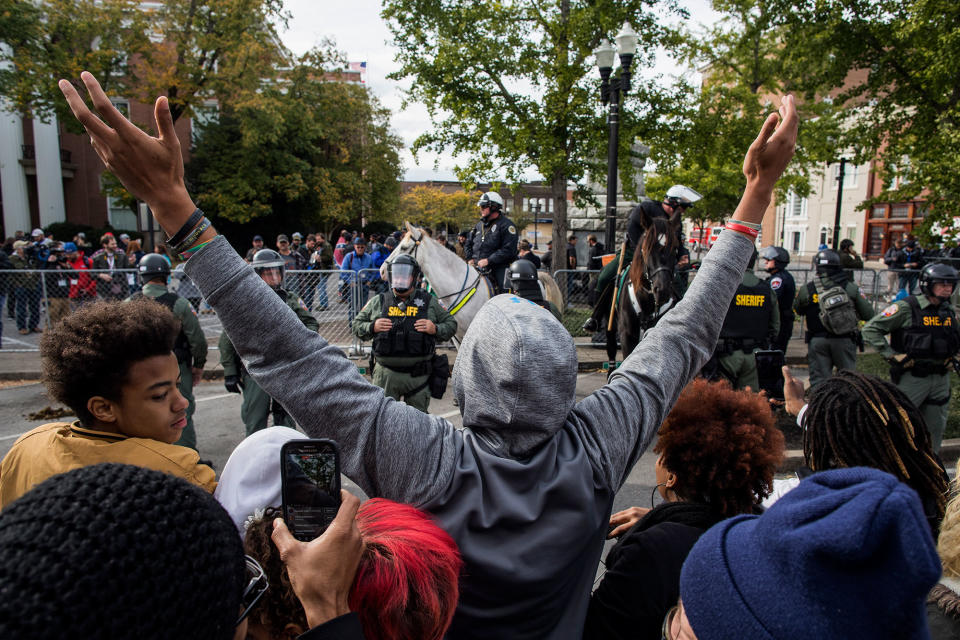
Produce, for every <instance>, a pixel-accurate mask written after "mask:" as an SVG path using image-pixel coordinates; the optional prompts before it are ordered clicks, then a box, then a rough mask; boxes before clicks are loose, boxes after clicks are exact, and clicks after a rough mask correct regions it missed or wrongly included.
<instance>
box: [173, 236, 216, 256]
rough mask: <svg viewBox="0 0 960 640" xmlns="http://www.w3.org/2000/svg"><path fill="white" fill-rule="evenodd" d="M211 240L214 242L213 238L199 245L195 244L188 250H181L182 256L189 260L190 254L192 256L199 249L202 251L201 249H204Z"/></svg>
mask: <svg viewBox="0 0 960 640" xmlns="http://www.w3.org/2000/svg"><path fill="white" fill-rule="evenodd" d="M211 242H213V240H212V239H210V240H207V241H206V242H201V243H200V244H198V245H194V246H192V247H190V248H189V249H187V250H186V251H181V252H180V257H181V258H182V259H183V260H189V259H190V256H192V255H193V254H195V253H196V252H197V251H200V249H203V248H204V247H205V246H207V245H208V244H210V243H211Z"/></svg>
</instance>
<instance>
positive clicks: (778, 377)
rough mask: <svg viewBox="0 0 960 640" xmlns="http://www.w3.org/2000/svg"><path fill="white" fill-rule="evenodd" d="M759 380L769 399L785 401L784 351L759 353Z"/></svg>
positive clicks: (757, 357)
mask: <svg viewBox="0 0 960 640" xmlns="http://www.w3.org/2000/svg"><path fill="white" fill-rule="evenodd" d="M754 355H755V356H756V359H757V379H758V382H759V384H760V389H759V390H760V391H766V392H767V397H768V398H775V399H777V400H783V364H784V360H783V351H780V350H779V349H777V350H773V351H757V352H755V354H754Z"/></svg>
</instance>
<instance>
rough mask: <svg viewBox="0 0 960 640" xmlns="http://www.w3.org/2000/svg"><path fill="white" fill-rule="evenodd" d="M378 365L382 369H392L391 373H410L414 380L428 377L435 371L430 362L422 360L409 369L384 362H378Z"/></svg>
mask: <svg viewBox="0 0 960 640" xmlns="http://www.w3.org/2000/svg"><path fill="white" fill-rule="evenodd" d="M431 360H432V358H431ZM377 364H378V365H379V366H381V367H386V368H387V369H390V371H396V372H397V373H408V374H410V375H411V376H413V377H414V378H419V377H420V376H428V375H430V372H431V371H433V365H432V364H431V362H430V360H421V361H420V362H417V363H416V364H413V365H411V366H409V367H398V366H395V365H392V364H385V363H384V362H383V360H377Z"/></svg>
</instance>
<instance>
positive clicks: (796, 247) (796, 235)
mask: <svg viewBox="0 0 960 640" xmlns="http://www.w3.org/2000/svg"><path fill="white" fill-rule="evenodd" d="M802 240H803V238H802V236H801V234H800V232H799V231H794V232H792V233H791V234H790V250H791V251H800V247H801V245H802V244H803V242H802Z"/></svg>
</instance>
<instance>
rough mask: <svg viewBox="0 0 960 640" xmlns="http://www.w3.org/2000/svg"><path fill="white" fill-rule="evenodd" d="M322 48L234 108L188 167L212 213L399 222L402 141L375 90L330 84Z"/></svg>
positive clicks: (208, 133) (304, 221) (206, 132)
mask: <svg viewBox="0 0 960 640" xmlns="http://www.w3.org/2000/svg"><path fill="white" fill-rule="evenodd" d="M324 59H327V58H324V56H321V55H319V54H317V53H316V52H314V53H311V54H308V55H307V56H305V57H304V58H303V59H302V60H301V61H300V63H299V64H297V65H296V66H294V67H293V68H292V69H291V70H290V71H289V72H288V73H287V74H286V76H285V78H284V82H283V83H280V84H276V85H274V86H271V87H267V88H265V89H264V90H263V91H261V92H259V93H256V94H250V95H248V96H247V99H246V100H244V101H242V102H239V103H237V104H228V105H225V106H224V108H223V109H222V111H221V114H220V117H219V118H218V119H216V120H215V121H213V122H211V123H209V124H208V125H206V126H204V127H203V128H202V130H201V135H200V138H199V141H198V143H197V145H196V149H195V151H194V153H193V158H192V160H191V162H190V163H189V165H188V166H187V176H188V179H189V180H190V182H191V185H192V191H193V192H194V193H195V194H196V197H197V200H198V202H199V203H200V205H201V206H202V207H204V209H205V210H207V211H209V212H210V213H211V214H213V215H217V216H221V217H222V218H225V219H227V220H230V221H233V222H248V221H250V220H252V219H255V218H258V217H263V216H267V215H271V214H274V215H279V216H283V217H284V218H285V219H289V220H291V221H292V222H293V221H295V222H297V223H298V224H301V225H308V224H309V225H313V226H322V227H325V228H328V227H329V226H332V225H333V224H335V223H349V224H351V225H353V226H360V221H361V219H362V218H364V219H366V221H367V222H369V221H374V220H385V219H391V218H392V217H393V215H394V212H395V209H396V207H397V204H398V202H399V188H400V183H399V181H400V177H401V165H400V160H399V149H400V147H401V142H400V140H399V139H398V138H397V137H396V136H395V135H393V134H392V133H391V132H390V129H389V111H387V110H386V109H384V108H383V107H381V106H380V105H379V104H378V103H377V101H376V99H375V98H374V97H373V96H372V95H371V94H370V92H369V90H368V89H367V87H365V86H363V85H358V84H355V83H347V82H330V81H324V79H323V78H324V77H325V71H324V68H323V67H322V66H319V63H320V62H321V61H322V60H324Z"/></svg>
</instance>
